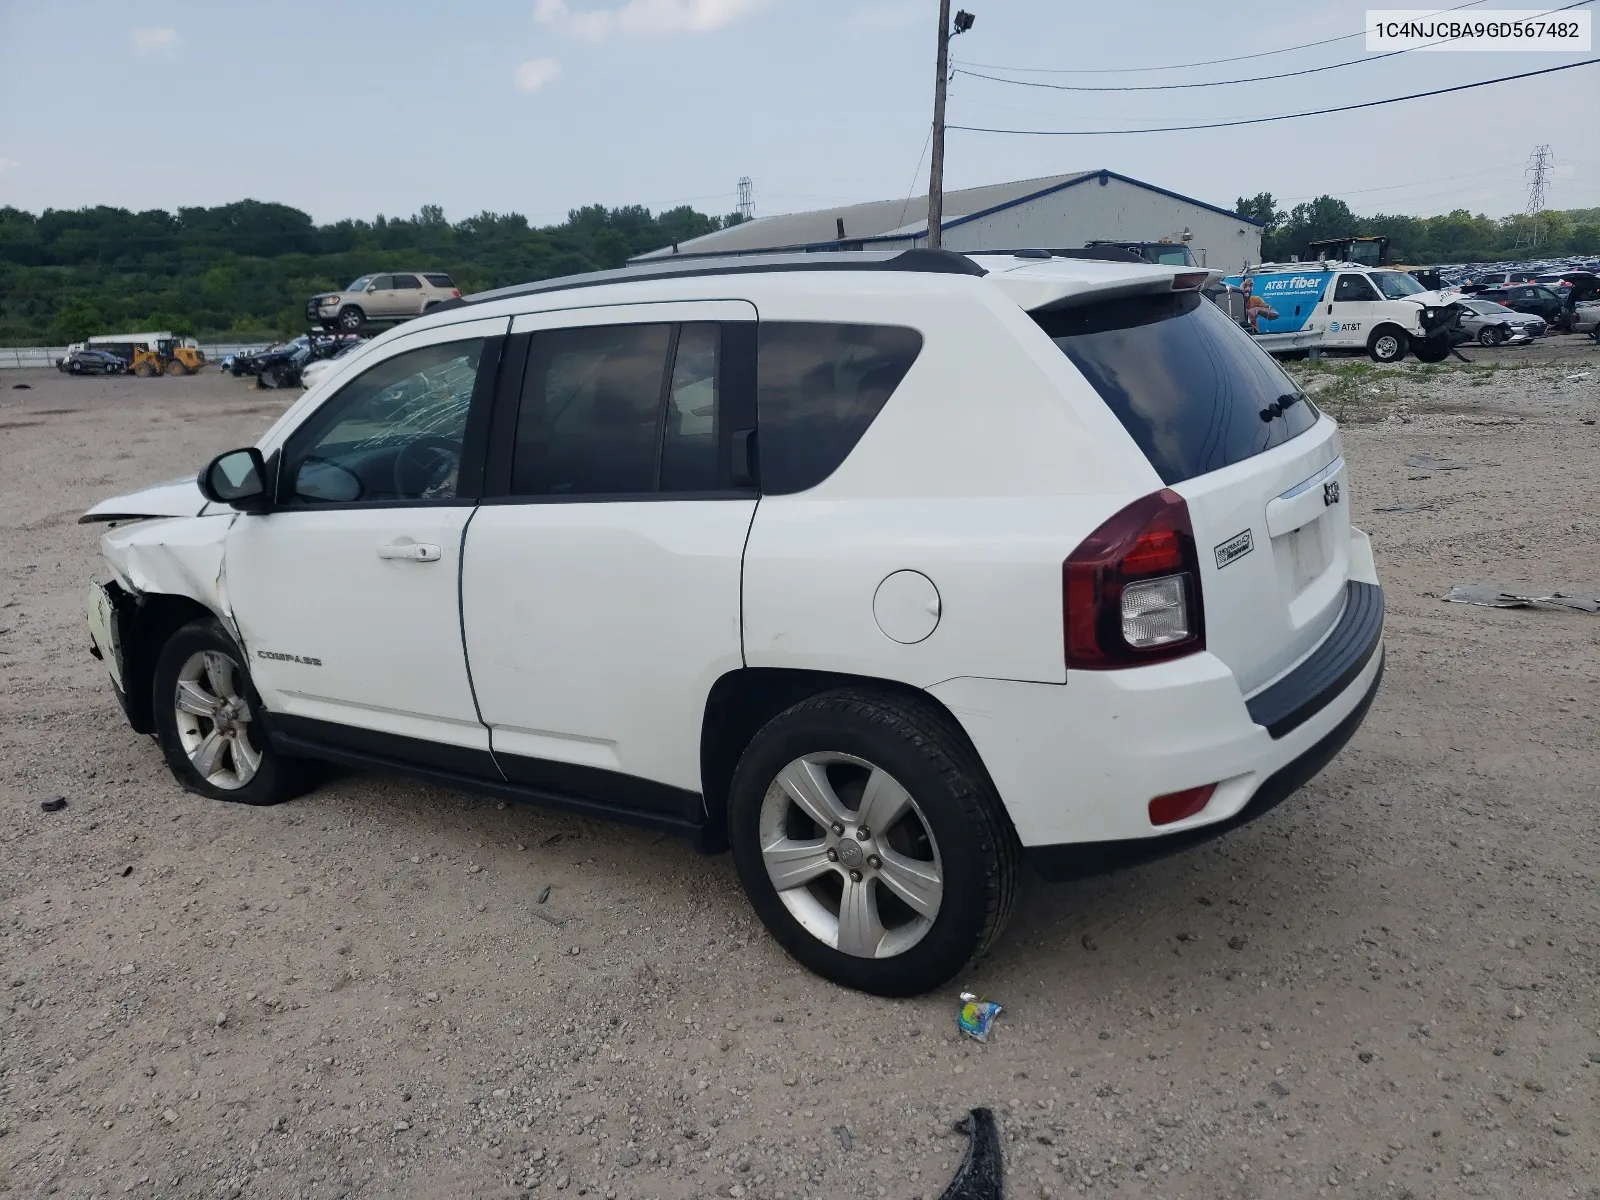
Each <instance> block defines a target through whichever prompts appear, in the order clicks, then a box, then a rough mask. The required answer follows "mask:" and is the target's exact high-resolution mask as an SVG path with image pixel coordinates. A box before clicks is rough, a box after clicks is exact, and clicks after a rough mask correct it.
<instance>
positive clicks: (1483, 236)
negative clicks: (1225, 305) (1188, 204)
mask: <svg viewBox="0 0 1600 1200" xmlns="http://www.w3.org/2000/svg"><path fill="white" fill-rule="evenodd" d="M1234 211H1235V212H1237V213H1238V214H1239V215H1240V216H1242V217H1249V218H1251V219H1252V220H1256V221H1260V222H1261V224H1262V225H1263V226H1265V228H1264V229H1263V230H1262V236H1261V257H1262V258H1263V259H1264V260H1265V261H1267V262H1287V261H1288V260H1289V259H1290V258H1292V257H1294V256H1296V255H1298V256H1299V257H1300V258H1302V259H1304V258H1315V257H1316V255H1314V254H1311V253H1310V252H1309V244H1310V243H1311V242H1315V241H1321V240H1323V239H1325V238H1340V237H1387V238H1388V239H1389V253H1388V259H1389V261H1390V262H1395V263H1404V264H1407V265H1411V266H1431V265H1434V264H1437V263H1469V262H1503V261H1505V260H1507V259H1518V258H1524V259H1532V258H1563V257H1566V256H1568V255H1578V254H1583V255H1596V254H1600V208H1575V209H1568V210H1565V211H1550V212H1545V213H1541V214H1540V216H1539V221H1538V224H1537V227H1536V226H1535V223H1534V221H1533V218H1531V217H1529V216H1528V215H1527V214H1525V213H1518V214H1516V215H1515V216H1510V217H1500V218H1494V217H1486V216H1483V215H1482V214H1478V215H1476V216H1475V215H1473V214H1472V213H1470V212H1468V211H1467V210H1466V209H1464V208H1458V209H1456V210H1455V211H1453V212H1448V213H1445V214H1444V215H1443V216H1437V217H1407V216H1398V215H1390V214H1385V213H1379V214H1378V215H1376V216H1370V217H1358V216H1357V215H1356V214H1355V213H1353V212H1351V211H1350V206H1349V205H1348V204H1346V203H1345V202H1344V201H1343V200H1339V199H1336V198H1335V197H1333V196H1318V197H1317V198H1316V199H1315V200H1310V201H1307V202H1306V203H1304V204H1296V205H1295V206H1294V207H1293V208H1291V209H1289V210H1287V211H1285V210H1283V209H1281V208H1279V207H1278V205H1277V202H1276V201H1275V200H1274V199H1273V197H1272V193H1271V192H1261V193H1260V194H1259V195H1256V196H1252V197H1249V198H1246V197H1244V196H1240V197H1239V200H1238V202H1237V204H1236V205H1235V206H1234Z"/></svg>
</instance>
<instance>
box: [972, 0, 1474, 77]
mask: <svg viewBox="0 0 1600 1200" xmlns="http://www.w3.org/2000/svg"><path fill="white" fill-rule="evenodd" d="M1483 3H1485V0H1467V3H1465V4H1458V5H1456V6H1455V7H1454V8H1446V9H1441V10H1440V11H1441V12H1460V11H1461V10H1462V9H1463V8H1476V7H1477V6H1478V5H1480V4H1483ZM1366 36H1367V31H1366V30H1365V29H1362V30H1360V31H1359V32H1357V33H1342V34H1340V35H1339V36H1338V37H1331V38H1323V39H1322V40H1321V41H1320V42H1302V43H1300V44H1299V45H1298V46H1284V47H1283V48H1282V49H1279V50H1262V51H1260V52H1259V53H1256V54H1237V55H1234V56H1233V57H1232V58H1210V59H1206V60H1205V61H1204V62H1192V63H1172V64H1170V65H1168V66H1165V67H1008V66H1003V65H1001V64H1000V63H979V62H972V63H969V62H962V63H957V64H956V65H957V66H962V67H982V68H983V69H984V70H986V71H1010V72H1012V73H1013V74H1015V75H1140V74H1148V73H1149V72H1151V71H1186V70H1188V69H1189V68H1190V67H1215V66H1220V65H1221V64H1223V63H1233V62H1248V61H1250V60H1251V59H1255V58H1271V57H1273V56H1274V55H1277V54H1291V53H1293V52H1294V51H1296V50H1310V49H1312V48H1313V47H1315V46H1331V45H1333V43H1335V42H1348V41H1350V40H1351V39H1352V38H1358V37H1366Z"/></svg>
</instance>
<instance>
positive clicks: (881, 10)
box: [850, 0, 937, 33]
mask: <svg viewBox="0 0 1600 1200" xmlns="http://www.w3.org/2000/svg"><path fill="white" fill-rule="evenodd" d="M925 7H926V6H924V5H921V4H914V3H911V2H910V0H886V2H885V3H881V4H869V5H867V6H866V7H865V8H862V9H860V10H858V11H857V12H856V14H855V15H854V16H852V17H851V18H850V28H851V29H853V30H855V31H856V32H857V33H879V32H882V31H884V30H889V29H909V28H910V27H911V26H913V25H915V24H917V23H918V22H920V21H922V20H923V18H924V16H925ZM935 23H937V22H935Z"/></svg>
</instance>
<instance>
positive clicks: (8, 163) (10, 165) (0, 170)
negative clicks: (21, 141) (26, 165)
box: [0, 155, 22, 175]
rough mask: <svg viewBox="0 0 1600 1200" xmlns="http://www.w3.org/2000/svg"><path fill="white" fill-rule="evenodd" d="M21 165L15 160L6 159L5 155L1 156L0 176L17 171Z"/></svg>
mask: <svg viewBox="0 0 1600 1200" xmlns="http://www.w3.org/2000/svg"><path fill="white" fill-rule="evenodd" d="M21 165H22V164H21V163H20V162H18V161H17V160H16V159H14V158H6V157H5V156H4V155H0V175H4V174H5V173H6V172H7V171H15V170H16V169H17V168H18V167H20V166H21Z"/></svg>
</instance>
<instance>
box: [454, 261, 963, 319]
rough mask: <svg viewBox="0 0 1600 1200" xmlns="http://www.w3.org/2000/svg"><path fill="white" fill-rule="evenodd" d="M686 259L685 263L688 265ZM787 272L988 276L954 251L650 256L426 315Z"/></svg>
mask: <svg viewBox="0 0 1600 1200" xmlns="http://www.w3.org/2000/svg"><path fill="white" fill-rule="evenodd" d="M686 260H687V261H686ZM786 271H918V272H931V273H933V274H938V275H987V274H988V273H989V272H988V271H986V270H984V269H983V268H982V267H980V266H979V265H978V264H977V263H975V262H973V261H972V260H971V259H970V258H968V257H967V256H966V255H965V254H957V253H956V252H955V251H953V250H931V249H928V248H926V247H918V248H916V249H912V250H902V251H900V252H898V253H894V252H890V251H873V250H841V251H833V252H827V251H825V252H821V253H814V254H806V253H794V252H792V251H791V252H780V253H774V254H760V255H757V254H740V255H732V254H726V255H724V254H719V255H714V256H713V255H707V256H705V257H700V256H693V257H691V256H689V255H678V256H674V257H672V258H653V259H649V260H648V261H646V262H640V263H635V264H633V265H632V266H626V267H618V268H616V269H615V270H610V271H590V272H588V273H586V274H583V275H563V276H559V277H557V278H555V279H541V280H538V281H536V282H533V283H520V284H514V285H512V286H511V287H503V288H495V289H494V290H492V291H487V292H478V293H477V294H476V295H472V296H464V297H462V298H461V299H460V300H451V301H449V302H448V303H445V304H441V305H439V306H437V307H436V308H433V309H430V310H429V311H430V312H441V311H444V310H447V309H451V308H457V307H460V306H462V305H467V304H487V303H488V302H490V301H492V300H508V299H511V298H513V297H516V296H535V295H539V294H540V293H543V292H563V291H569V290H571V289H574V288H589V287H604V286H606V285H607V284H612V283H635V282H639V281H642V280H648V279H692V278H696V277H698V276H704V275H754V274H770V273H774V272H786Z"/></svg>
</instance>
